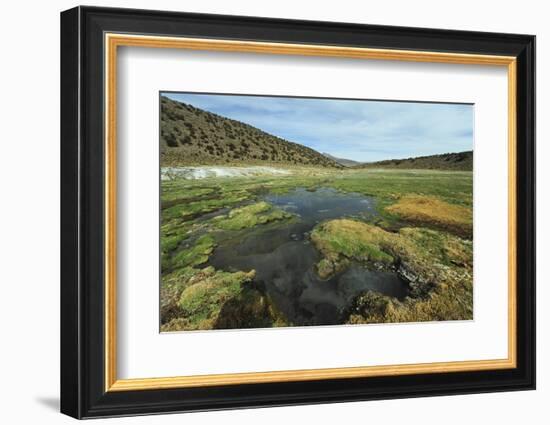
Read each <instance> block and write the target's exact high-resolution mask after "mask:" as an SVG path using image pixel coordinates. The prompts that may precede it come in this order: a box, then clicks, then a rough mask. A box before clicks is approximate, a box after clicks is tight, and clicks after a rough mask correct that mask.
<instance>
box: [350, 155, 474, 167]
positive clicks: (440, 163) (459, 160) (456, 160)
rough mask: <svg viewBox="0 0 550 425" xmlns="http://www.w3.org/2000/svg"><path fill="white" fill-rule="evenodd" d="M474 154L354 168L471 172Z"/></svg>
mask: <svg viewBox="0 0 550 425" xmlns="http://www.w3.org/2000/svg"><path fill="white" fill-rule="evenodd" d="M473 160H474V152H473V151H464V152H456V153H444V154H440V155H429V156H419V157H416V158H406V159H387V160H384V161H377V162H368V163H364V164H361V165H358V166H356V167H354V168H398V169H424V170H453V171H472V170H473V163H474V161H473Z"/></svg>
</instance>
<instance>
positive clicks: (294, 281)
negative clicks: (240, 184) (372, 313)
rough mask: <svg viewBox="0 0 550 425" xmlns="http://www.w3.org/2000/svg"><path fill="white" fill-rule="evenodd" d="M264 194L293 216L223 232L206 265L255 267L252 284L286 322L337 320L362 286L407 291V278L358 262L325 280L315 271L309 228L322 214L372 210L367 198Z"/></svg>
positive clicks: (398, 293)
mask: <svg viewBox="0 0 550 425" xmlns="http://www.w3.org/2000/svg"><path fill="white" fill-rule="evenodd" d="M264 200H266V201H268V202H270V203H272V204H274V205H275V206H277V207H279V208H282V209H285V210H286V211H289V212H292V213H294V214H296V215H297V216H298V217H299V220H297V221H296V222H293V223H290V224H289V223H272V224H269V225H264V226H256V227H254V228H250V229H244V230H241V231H235V232H226V233H224V234H223V235H222V237H221V239H220V240H219V241H218V246H217V248H216V249H215V251H214V253H213V255H212V256H211V257H210V260H209V265H212V266H214V267H215V268H216V269H222V270H227V271H231V270H251V269H255V270H256V278H255V282H254V284H255V286H256V287H257V288H258V289H260V290H261V291H263V292H266V293H267V294H268V295H269V296H270V297H271V298H272V300H273V301H274V303H275V304H276V306H277V307H278V309H279V310H280V311H281V312H283V313H284V314H285V316H286V317H287V318H288V319H289V320H290V321H291V322H292V323H294V324H295V325H298V326H303V325H332V324H339V323H342V322H343V321H344V320H345V312H346V310H347V309H348V308H349V307H350V306H351V302H352V301H353V299H354V298H355V297H356V296H357V295H358V294H359V293H361V292H364V291H366V290H373V291H377V292H381V293H383V294H385V295H389V296H392V297H396V298H398V299H403V298H404V297H405V296H407V294H408V285H407V283H406V282H405V281H403V280H402V279H401V278H400V277H399V276H398V275H396V274H394V273H388V272H380V271H370V270H367V269H366V268H365V267H362V266H360V265H358V264H356V265H351V266H350V267H349V268H348V269H347V270H345V271H344V272H343V273H340V274H338V275H336V276H334V277H332V278H331V279H328V280H326V281H323V280H321V279H319V277H318V276H317V274H316V273H315V270H314V265H315V264H316V263H317V262H318V261H319V260H320V259H321V256H320V254H319V253H318V252H317V250H316V249H315V247H314V246H312V244H311V243H310V242H309V238H308V234H309V232H310V231H311V230H312V229H313V227H314V226H315V225H316V224H317V223H319V222H320V221H323V220H328V219H333V218H339V217H363V218H366V217H369V216H372V215H375V214H376V210H375V204H374V200H373V199H372V198H369V197H367V196H363V195H359V194H354V193H351V194H347V193H341V192H338V191H336V190H334V189H329V188H322V189H318V190H316V191H308V190H305V189H296V190H294V191H291V192H289V193H287V194H283V195H274V194H268V195H266V196H264Z"/></svg>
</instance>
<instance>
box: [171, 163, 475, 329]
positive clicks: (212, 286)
mask: <svg viewBox="0 0 550 425" xmlns="http://www.w3.org/2000/svg"><path fill="white" fill-rule="evenodd" d="M218 168H219V167H218ZM225 168H227V169H228V170H222V171H220V170H214V171H212V169H211V168H208V167H206V168H204V169H200V167H188V168H185V167H182V168H181V169H178V168H171V169H164V170H163V172H162V175H163V179H162V185H161V187H162V195H161V197H162V210H161V268H162V282H161V330H162V331H181V330H205V329H228V328H231V329H235V328H258V327H279V326H307V325H320V324H323V325H327V324H328V325H337V324H355V323H381V322H411V321H434V320H469V319H472V318H473V287H472V268H473V264H472V262H473V254H472V231H473V230H472V173H471V172H451V171H432V170H430V171H424V170H391V171H390V170H373V169H366V170H365V169H364V170H353V169H345V170H328V169H326V168H322V169H321V168H300V167H294V168H290V167H289V168H285V169H279V168H273V169H271V168H270V167H238V168H232V169H231V167H225ZM190 170H191V171H190ZM273 170H275V171H273Z"/></svg>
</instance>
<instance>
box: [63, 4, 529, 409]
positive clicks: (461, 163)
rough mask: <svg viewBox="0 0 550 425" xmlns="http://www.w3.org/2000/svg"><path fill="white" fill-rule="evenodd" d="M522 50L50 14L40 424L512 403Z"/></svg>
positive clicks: (229, 22) (520, 349)
mask: <svg viewBox="0 0 550 425" xmlns="http://www.w3.org/2000/svg"><path fill="white" fill-rule="evenodd" d="M534 61H535V37H534V36H530V35H518V34H495V33H478V32H464V31H450V30H436V29H419V28H402V27H388V26H370V25H356V24H344V23H331V22H313V21H294V20H281V19H265V18H253V17H239V16H221V15H203V14H189V13H175V12H161V11H143V10H129V9H108V8H94V7H77V8H74V9H71V10H68V11H65V12H63V13H62V14H61V104H62V107H61V115H62V123H61V167H62V169H61V195H62V205H61V211H62V217H61V221H62V226H61V227H62V229H61V242H62V243H61V245H62V252H61V254H62V255H61V256H62V277H61V356H62V357H61V411H62V412H63V413H65V414H68V415H71V416H73V417H76V418H91V417H104V416H120V415H136V414H148V413H162V412H177V411H181V412H185V411H198V410H214V409H229V408H242V407H257V406H274V405H292V404H306V403H325V402H339V401H353V400H369V399H383V398H398V397H416V396H433V395H449V394H463V393H479V392H488V391H511V390H525V389H534V387H535V219H534V214H535V181H534V179H535V170H534V166H535V152H534V147H535V134H534V129H535V126H534V122H535V108H534V105H535V103H534V100H535V95H534V93H535V86H534V85H535V75H534V73H535V72H534V70H535V62H534Z"/></svg>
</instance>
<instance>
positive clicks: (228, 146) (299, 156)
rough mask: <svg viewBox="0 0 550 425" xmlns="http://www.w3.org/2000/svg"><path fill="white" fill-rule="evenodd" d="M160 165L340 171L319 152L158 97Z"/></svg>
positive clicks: (335, 164)
mask: <svg viewBox="0 0 550 425" xmlns="http://www.w3.org/2000/svg"><path fill="white" fill-rule="evenodd" d="M160 120H161V121H160V143H161V165H162V166H178V165H223V164H226V165H227V164H231V165H234V164H237V163H245V164H273V165H306V166H319V167H332V168H342V166H341V165H340V164H338V163H337V162H336V161H333V160H332V159H329V158H327V157H326V156H324V155H322V154H320V153H319V152H317V151H315V150H313V149H311V148H308V147H306V146H303V145H300V144H298V143H293V142H290V141H288V140H284V139H282V138H280V137H277V136H274V135H272V134H269V133H266V132H265V131H262V130H260V129H258V128H256V127H253V126H251V125H248V124H245V123H242V122H239V121H235V120H232V119H229V118H225V117H222V116H221V115H217V114H214V113H211V112H208V111H205V110H202V109H199V108H196V107H194V106H192V105H189V104H186V103H183V102H177V101H175V100H172V99H169V98H167V97H165V96H161V103H160Z"/></svg>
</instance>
